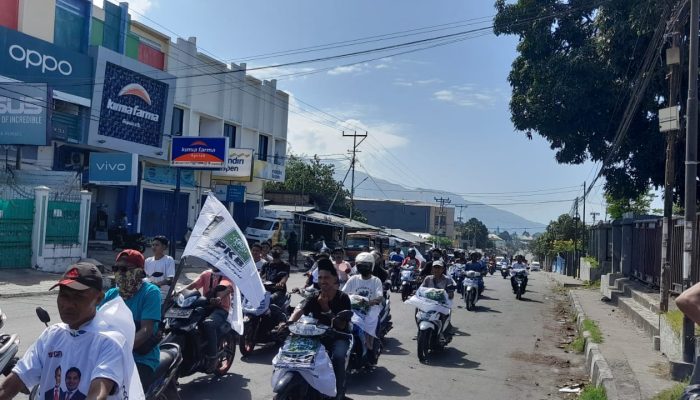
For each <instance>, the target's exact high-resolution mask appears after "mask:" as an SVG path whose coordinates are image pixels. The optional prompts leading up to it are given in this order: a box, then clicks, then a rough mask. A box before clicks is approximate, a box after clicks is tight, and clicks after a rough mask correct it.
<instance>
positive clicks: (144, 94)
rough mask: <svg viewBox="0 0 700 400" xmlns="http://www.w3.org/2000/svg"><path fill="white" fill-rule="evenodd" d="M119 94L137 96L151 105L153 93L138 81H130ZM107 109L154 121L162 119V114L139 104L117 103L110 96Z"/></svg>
mask: <svg viewBox="0 0 700 400" xmlns="http://www.w3.org/2000/svg"><path fill="white" fill-rule="evenodd" d="M117 96H118V97H137V98H139V99H141V100H142V101H143V102H144V103H146V104H147V105H149V106H150V105H151V95H150V94H148V91H147V90H146V89H145V88H144V87H143V86H141V85H139V84H138V83H130V84H128V85H126V86H124V87H123V88H121V90H119V93H118V94H117ZM107 109H109V110H112V111H116V112H120V113H122V114H127V115H132V116H134V117H139V118H143V119H147V120H150V121H153V122H158V120H160V115H158V114H156V113H152V112H149V111H146V110H143V109H141V108H140V107H139V106H138V105H134V106H129V105H126V104H123V103H117V102H116V101H114V100H112V99H109V98H108V99H107Z"/></svg>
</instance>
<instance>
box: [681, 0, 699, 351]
mask: <svg viewBox="0 0 700 400" xmlns="http://www.w3.org/2000/svg"><path fill="white" fill-rule="evenodd" d="M699 7H700V0H690V33H689V35H688V37H689V40H690V42H689V46H688V47H689V50H688V106H687V110H686V124H687V126H686V139H685V213H684V214H685V215H684V216H685V226H684V229H683V290H687V289H688V288H689V287H690V284H691V282H690V272H691V271H692V270H693V267H694V266H695V265H694V264H695V257H694V256H695V254H694V253H695V252H694V247H695V246H694V244H695V236H696V234H695V216H696V213H697V203H696V201H697V194H696V190H697V176H698V164H697V162H698V18H700V12H699V11H700V9H699ZM694 325H695V324H694V323H693V322H692V321H691V320H690V318H688V317H687V316H685V315H683V342H682V348H683V361H685V362H687V363H692V362H694V361H695V332H694V328H695V327H694Z"/></svg>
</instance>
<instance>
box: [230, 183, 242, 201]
mask: <svg viewBox="0 0 700 400" xmlns="http://www.w3.org/2000/svg"><path fill="white" fill-rule="evenodd" d="M226 201H232V202H235V203H243V202H245V186H243V185H228V186H226Z"/></svg>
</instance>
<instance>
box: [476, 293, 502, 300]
mask: <svg viewBox="0 0 700 400" xmlns="http://www.w3.org/2000/svg"><path fill="white" fill-rule="evenodd" d="M479 300H498V299H497V298H495V297H489V296H484V295H483V294H482V295H481V296H479Z"/></svg>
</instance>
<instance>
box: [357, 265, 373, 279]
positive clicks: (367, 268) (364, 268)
mask: <svg viewBox="0 0 700 400" xmlns="http://www.w3.org/2000/svg"><path fill="white" fill-rule="evenodd" d="M357 272H359V273H360V274H361V275H365V276H366V275H369V274H371V273H372V266H371V265H365V264H362V265H358V266H357Z"/></svg>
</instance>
